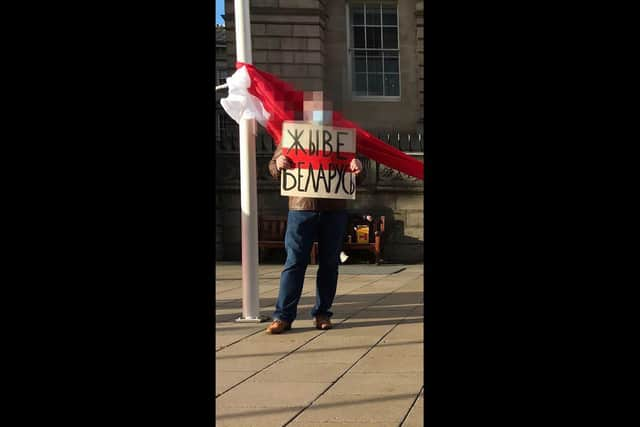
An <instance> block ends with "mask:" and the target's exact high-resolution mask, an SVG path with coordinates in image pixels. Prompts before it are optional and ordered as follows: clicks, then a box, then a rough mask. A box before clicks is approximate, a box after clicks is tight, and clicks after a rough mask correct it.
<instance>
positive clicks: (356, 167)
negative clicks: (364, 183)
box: [349, 157, 362, 175]
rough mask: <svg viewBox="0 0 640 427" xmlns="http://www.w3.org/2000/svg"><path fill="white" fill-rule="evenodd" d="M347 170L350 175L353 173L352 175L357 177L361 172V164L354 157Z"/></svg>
mask: <svg viewBox="0 0 640 427" xmlns="http://www.w3.org/2000/svg"><path fill="white" fill-rule="evenodd" d="M349 168H350V169H351V173H353V174H354V175H358V174H359V173H360V172H362V162H360V160H358V159H356V158H355V157H354V158H353V160H351V164H350V165H349Z"/></svg>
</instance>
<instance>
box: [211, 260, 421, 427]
mask: <svg viewBox="0 0 640 427" xmlns="http://www.w3.org/2000/svg"><path fill="white" fill-rule="evenodd" d="M281 268H282V266H281V265H261V266H260V267H259V288H260V308H261V314H262V315H265V316H271V315H272V314H273V309H274V304H275V299H276V297H277V295H278V285H279V280H280V271H281ZM316 271H317V266H309V268H308V269H307V273H306V276H305V284H304V288H303V293H302V298H301V301H300V304H299V306H298V318H297V320H296V321H295V322H294V323H293V329H292V330H291V331H288V332H286V333H284V334H282V335H268V334H266V333H265V328H266V327H267V325H268V324H269V322H263V323H260V324H247V323H236V322H234V320H235V319H236V318H238V317H239V316H240V315H241V314H242V275H241V265H240V264H232V263H218V264H216V288H215V289H216V337H215V338H216V341H215V345H216V367H215V369H216V386H215V390H216V415H215V418H216V424H215V425H216V426H219V427H222V426H233V427H244V426H247V427H270V426H274V427H275V426H278V427H280V426H306V427H312V426H315V427H320V426H322V427H333V426H336V427H337V426H341V427H346V426H357V427H364V426H373V427H387V426H389V427H390V426H394V427H398V426H402V427H409V426H422V425H423V418H424V416H423V413H424V406H423V384H424V382H423V370H424V356H423V354H424V353H423V320H424V312H423V287H424V281H423V276H424V269H423V266H422V265H395V266H389V265H382V266H376V265H344V266H341V267H340V275H339V279H338V292H337V295H336V298H335V301H334V306H333V308H332V310H333V312H334V316H333V318H332V322H333V324H334V328H333V329H331V330H328V331H320V330H317V329H315V328H314V327H313V325H312V320H311V317H310V314H309V312H310V310H311V308H312V306H313V304H314V302H315V277H316Z"/></svg>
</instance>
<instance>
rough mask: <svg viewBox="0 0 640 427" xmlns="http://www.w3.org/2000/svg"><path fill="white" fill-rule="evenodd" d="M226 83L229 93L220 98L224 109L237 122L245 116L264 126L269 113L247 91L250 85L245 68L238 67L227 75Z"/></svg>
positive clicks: (249, 78)
mask: <svg viewBox="0 0 640 427" xmlns="http://www.w3.org/2000/svg"><path fill="white" fill-rule="evenodd" d="M227 85H228V89H229V95H228V96H227V97H226V98H222V99H221V100H220V104H221V105H222V108H224V111H226V112H227V114H228V115H229V116H230V117H231V118H232V119H233V120H235V121H236V123H238V124H240V120H241V119H242V118H247V119H256V121H257V122H258V123H260V124H261V125H262V126H266V125H267V120H269V116H270V114H269V112H268V111H267V110H265V109H264V105H262V102H261V101H260V100H259V99H258V98H256V97H255V96H253V95H251V94H250V93H249V92H248V91H247V89H248V88H249V87H251V77H249V72H248V71H247V68H246V67H242V68H239V69H238V70H236V72H235V73H233V75H232V76H231V77H227Z"/></svg>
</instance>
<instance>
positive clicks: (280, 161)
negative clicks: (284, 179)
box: [276, 155, 294, 169]
mask: <svg viewBox="0 0 640 427" xmlns="http://www.w3.org/2000/svg"><path fill="white" fill-rule="evenodd" d="M276 166H277V167H278V169H293V167H294V164H293V160H291V159H290V158H288V157H287V156H285V155H280V156H279V157H278V158H277V159H276Z"/></svg>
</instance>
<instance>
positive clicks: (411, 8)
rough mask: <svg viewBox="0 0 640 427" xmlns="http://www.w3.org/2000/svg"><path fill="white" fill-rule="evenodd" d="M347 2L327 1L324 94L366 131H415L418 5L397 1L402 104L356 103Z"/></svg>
mask: <svg viewBox="0 0 640 427" xmlns="http://www.w3.org/2000/svg"><path fill="white" fill-rule="evenodd" d="M345 5H346V2H345V1H344V0H335V1H331V2H327V14H328V15H329V19H328V20H327V32H326V42H325V44H326V51H327V68H326V75H325V91H326V92H327V93H328V94H329V95H330V98H331V99H332V100H334V105H335V106H336V109H339V110H340V111H342V112H343V113H344V114H345V116H346V117H348V118H349V119H350V120H352V121H354V122H356V123H358V124H359V125H360V126H361V127H363V128H365V129H367V130H380V129H395V130H399V131H402V132H413V131H415V130H416V124H417V123H418V116H419V112H418V99H417V97H416V92H417V90H416V89H417V87H418V80H417V75H416V70H417V58H416V36H417V33H416V2H415V0H398V24H399V38H400V96H401V99H400V100H399V101H382V102H381V101H354V100H352V96H351V93H350V91H349V72H348V65H347V64H348V61H349V55H348V46H347V31H350V30H349V29H348V28H347V18H346V6H345Z"/></svg>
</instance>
